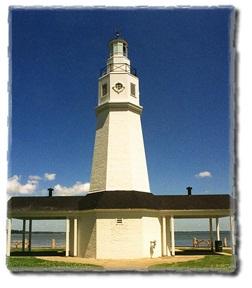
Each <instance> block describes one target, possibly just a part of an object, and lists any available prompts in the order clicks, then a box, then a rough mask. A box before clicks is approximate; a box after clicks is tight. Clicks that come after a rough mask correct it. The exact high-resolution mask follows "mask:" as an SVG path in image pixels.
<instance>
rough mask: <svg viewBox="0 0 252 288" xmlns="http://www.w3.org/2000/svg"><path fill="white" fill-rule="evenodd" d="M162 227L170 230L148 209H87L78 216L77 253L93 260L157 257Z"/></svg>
mask: <svg viewBox="0 0 252 288" xmlns="http://www.w3.org/2000/svg"><path fill="white" fill-rule="evenodd" d="M71 228H72V229H71ZM162 229H163V230H165V231H166V232H165V233H169V232H170V231H168V229H165V228H162V219H161V218H160V217H157V216H156V215H155V213H152V212H145V213H143V212H137V211H136V212H133V211H104V212H89V213H86V214H85V215H83V216H80V217H78V253H77V255H78V256H79V257H85V258H96V259H137V258H149V257H153V258H154V257H160V256H162V240H163V239H162V233H161V231H162ZM71 230H73V227H72V226H70V231H71ZM165 238H166V239H169V237H165ZM163 241H164V240H163ZM168 244H169V243H168ZM166 245H167V244H166ZM72 249H73V248H72ZM70 255H73V251H71V250H70Z"/></svg>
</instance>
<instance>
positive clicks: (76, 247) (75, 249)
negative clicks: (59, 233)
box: [73, 218, 78, 257]
mask: <svg viewBox="0 0 252 288" xmlns="http://www.w3.org/2000/svg"><path fill="white" fill-rule="evenodd" d="M77 255H78V219H77V218H75V219H74V252H73V256H74V257H76V256H77Z"/></svg>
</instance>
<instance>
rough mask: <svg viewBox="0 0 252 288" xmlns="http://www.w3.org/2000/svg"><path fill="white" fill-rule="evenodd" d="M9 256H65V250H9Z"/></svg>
mask: <svg viewBox="0 0 252 288" xmlns="http://www.w3.org/2000/svg"><path fill="white" fill-rule="evenodd" d="M11 256H65V251H62V250H60V251H59V250H58V251H54V250H51V251H50V250H48V251H47V250H37V251H31V252H28V251H25V252H23V251H13V252H11Z"/></svg>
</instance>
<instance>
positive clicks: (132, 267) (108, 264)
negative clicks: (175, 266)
mask: <svg viewBox="0 0 252 288" xmlns="http://www.w3.org/2000/svg"><path fill="white" fill-rule="evenodd" d="M36 258H39V259H43V260H48V261H61V262H68V263H70V262H71V263H81V264H94V265H100V266H103V267H104V269H105V270H107V271H147V270H148V267H149V266H151V265H156V264H161V263H177V262H185V261H191V260H198V259H202V258H204V256H198V255H197V256H191V255H190V256H175V257H160V258H152V259H151V258H143V259H127V260H125V259H122V260H110V259H93V258H80V257H63V256H43V257H36Z"/></svg>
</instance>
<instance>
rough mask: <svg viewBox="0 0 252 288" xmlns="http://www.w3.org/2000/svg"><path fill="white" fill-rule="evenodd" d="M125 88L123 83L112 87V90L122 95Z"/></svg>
mask: <svg viewBox="0 0 252 288" xmlns="http://www.w3.org/2000/svg"><path fill="white" fill-rule="evenodd" d="M124 88H125V87H124V86H123V84H122V83H120V82H117V83H116V84H115V86H113V87H112V89H113V90H114V91H115V92H116V93H118V94H119V93H121V92H122V91H123V90H124Z"/></svg>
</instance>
